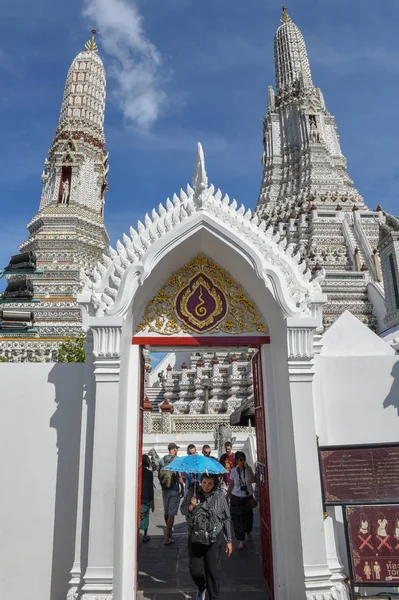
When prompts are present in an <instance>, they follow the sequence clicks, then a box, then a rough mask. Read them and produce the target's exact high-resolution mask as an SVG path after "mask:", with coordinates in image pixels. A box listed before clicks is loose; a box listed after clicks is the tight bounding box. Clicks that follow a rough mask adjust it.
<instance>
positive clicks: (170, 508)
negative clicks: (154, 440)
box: [158, 442, 184, 546]
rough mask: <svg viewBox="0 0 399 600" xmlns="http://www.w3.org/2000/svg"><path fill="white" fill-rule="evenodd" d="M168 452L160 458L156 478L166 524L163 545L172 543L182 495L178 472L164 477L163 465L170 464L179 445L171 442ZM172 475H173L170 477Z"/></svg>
mask: <svg viewBox="0 0 399 600" xmlns="http://www.w3.org/2000/svg"><path fill="white" fill-rule="evenodd" d="M168 451H169V454H167V455H166V456H164V457H163V458H161V460H160V462H159V471H158V479H159V482H160V484H161V487H162V500H163V508H164V517H165V524H166V531H165V546H170V545H171V544H174V540H173V539H172V529H173V524H174V522H175V516H176V515H177V513H178V511H179V504H180V498H182V497H183V496H184V482H183V479H182V477H181V474H180V473H170V472H169V474H168V476H167V477H165V473H167V471H163V467H165V466H166V465H168V464H170V463H171V462H172V461H173V460H174V459H175V458H176V456H177V453H178V451H179V446H177V445H176V444H175V443H174V442H171V443H170V444H169V446H168ZM172 475H173V477H172Z"/></svg>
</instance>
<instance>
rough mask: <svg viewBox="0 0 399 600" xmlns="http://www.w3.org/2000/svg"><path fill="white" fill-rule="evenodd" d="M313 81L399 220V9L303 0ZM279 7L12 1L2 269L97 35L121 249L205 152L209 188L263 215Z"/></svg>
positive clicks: (353, 158)
mask: <svg viewBox="0 0 399 600" xmlns="http://www.w3.org/2000/svg"><path fill="white" fill-rule="evenodd" d="M288 12H289V14H290V16H291V18H292V19H293V21H294V22H295V23H296V24H297V25H298V26H299V27H300V29H301V30H302V33H303V34H304V36H305V40H306V42H307V47H308V53H309V59H310V64H311V69H312V76H313V82H314V84H315V85H316V86H320V87H321V89H322V91H323V93H324V96H325V100H326V103H327V108H328V109H329V111H330V112H331V113H332V114H333V115H334V116H335V117H336V119H337V124H338V128H339V133H340V136H341V144H342V148H343V151H344V154H345V155H346V157H347V159H348V168H349V172H350V174H351V176H352V178H353V179H354V181H355V184H356V186H357V187H358V189H359V190H360V192H361V193H362V195H363V196H364V198H365V200H366V202H367V203H368V205H369V206H370V207H371V208H375V207H376V206H377V204H382V206H383V207H384V208H385V209H386V210H388V211H390V212H394V213H396V214H398V213H399V210H398V202H397V199H398V197H399V177H398V173H399V165H398V162H399V159H398V149H397V148H398V144H397V140H398V134H399V121H398V116H397V115H398V110H397V107H398V106H399V61H398V55H399V40H398V36H397V28H398V23H399V3H398V2H395V1H394V0H386V2H384V4H383V6H381V4H380V3H376V2H367V3H365V2H364V0H363V1H360V0H346V2H342V0H341V1H339V0H324V1H323V3H320V2H319V1H316V0H293V1H292V2H291V3H289V5H288ZM280 15H281V3H280V2H274V1H273V2H270V1H269V2H267V1H265V0H247V2H242V1H239V0H229V2H226V1H225V0H223V1H222V0H202V1H201V2H193V0H163V1H161V0H147V1H146V2H144V0H140V1H138V2H136V3H133V2H127V1H122V0H85V1H83V2H82V1H81V0H80V1H78V0H69V2H68V7H67V9H66V4H65V3H61V2H54V0H35V2H30V1H28V0H13V2H8V3H3V6H2V19H1V20H0V74H1V82H2V84H1V88H0V131H1V142H2V143H1V149H2V152H1V161H0V182H1V234H0V267H1V266H3V265H4V264H6V263H7V261H8V257H9V256H10V254H12V253H14V252H16V251H17V248H18V244H19V243H20V242H21V241H23V240H24V239H26V235H27V232H26V224H27V223H28V222H29V220H30V219H31V218H32V216H33V215H34V214H35V213H36V211H37V208H38V203H39V198H40V192H41V181H40V174H41V171H42V165H43V162H44V159H45V157H46V155H47V151H48V148H49V147H50V145H51V141H52V139H53V135H54V130H55V127H56V125H57V121H58V116H59V110H60V106H61V100H62V94H63V88H64V82H65V77H66V74H67V70H68V67H69V65H70V63H71V61H72V60H73V58H74V56H75V55H76V54H77V53H78V52H79V51H80V50H82V49H83V46H84V43H85V41H86V40H87V39H88V38H89V37H90V30H91V28H92V27H93V26H94V27H98V29H99V30H100V35H99V36H98V45H99V48H100V55H101V57H102V58H103V61H104V64H105V67H106V70H107V73H108V81H107V94H108V96H107V106H106V117H105V133H106V137H107V148H108V150H109V152H110V175H109V184H110V191H109V193H108V195H107V197H106V224H107V227H108V230H109V233H110V235H111V239H112V241H113V243H115V241H116V239H117V238H118V237H120V236H121V235H122V233H123V231H127V230H128V227H129V225H130V224H133V225H135V223H136V222H137V219H138V218H141V217H142V215H143V214H144V213H145V212H146V211H148V210H151V209H152V207H153V206H157V205H158V203H159V202H163V201H164V200H165V199H166V197H168V196H171V195H172V194H173V193H174V192H175V191H178V190H179V189H180V187H185V185H186V184H187V182H189V181H191V176H192V172H193V168H194V163H195V153H196V143H197V141H201V142H202V144H203V146H204V151H205V158H206V164H207V171H208V176H209V180H210V182H212V183H214V184H215V185H216V186H217V187H220V188H221V189H222V190H223V191H224V192H227V193H228V194H229V195H230V196H231V197H235V198H236V199H237V201H240V202H242V203H244V204H245V205H247V206H250V207H251V208H252V207H254V206H255V204H256V200H257V195H258V191H259V185H260V180H261V165H260V156H261V152H262V148H261V137H262V134H261V119H262V117H263V116H264V113H265V108H266V94H267V86H268V85H269V84H273V85H274V62H273V37H274V33H275V30H276V28H277V27H278V25H279V19H280Z"/></svg>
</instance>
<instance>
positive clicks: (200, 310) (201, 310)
mask: <svg viewBox="0 0 399 600" xmlns="http://www.w3.org/2000/svg"><path fill="white" fill-rule="evenodd" d="M198 298H199V302H198V304H197V306H196V307H195V308H194V312H195V314H196V315H197V317H205V316H206V313H207V312H208V311H207V310H206V308H205V306H204V304H205V300H204V298H203V289H202V285H200V292H199V295H198Z"/></svg>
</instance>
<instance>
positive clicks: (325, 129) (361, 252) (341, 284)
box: [256, 7, 384, 328]
mask: <svg viewBox="0 0 399 600" xmlns="http://www.w3.org/2000/svg"><path fill="white" fill-rule="evenodd" d="M274 60H275V70H276V91H274V89H273V87H272V86H269V91H268V107H267V112H266V115H265V117H264V120H263V155H262V164H263V177H262V184H261V189H260V194H259V199H258V204H257V208H256V212H257V214H258V215H259V216H260V217H261V218H262V219H264V220H265V221H266V223H267V225H270V224H272V225H273V226H274V228H275V231H276V233H277V234H279V235H280V237H286V238H287V242H288V248H289V247H290V246H291V247H292V248H293V251H297V250H299V251H300V253H301V256H302V259H303V260H304V261H305V262H306V264H307V266H308V267H309V268H310V269H311V270H312V271H313V273H314V274H316V273H317V271H318V270H321V269H323V268H324V269H325V270H326V277H325V279H324V282H323V291H325V292H327V293H328V296H329V302H328V304H327V306H326V307H325V308H324V324H325V325H326V326H329V325H330V324H331V323H332V322H333V321H334V320H335V319H336V318H337V317H338V316H339V315H340V314H341V313H342V312H343V311H344V310H350V311H351V312H352V313H353V314H355V315H356V316H357V317H358V318H359V319H360V320H361V321H362V322H364V323H365V324H367V325H368V326H370V327H372V328H379V325H380V324H379V323H377V322H376V317H375V314H376V313H378V311H379V307H376V306H375V303H376V301H378V298H381V301H380V304H382V306H383V302H384V300H383V288H382V285H381V284H382V282H381V276H380V273H381V270H380V268H379V262H378V261H379V257H378V252H377V244H378V233H379V224H380V223H381V221H382V219H383V215H382V212H381V211H378V210H377V211H375V212H373V211H371V210H370V209H369V208H368V207H367V206H366V205H365V203H364V201H363V198H362V196H361V195H360V194H359V192H358V190H357V189H356V188H355V187H354V185H353V181H352V180H351V178H350V176H349V174H348V171H347V169H346V159H345V157H344V155H343V154H342V150H341V146H340V141H339V135H338V130H337V125H336V122H335V118H334V117H333V116H332V115H331V114H330V113H329V112H328V110H327V108H326V105H325V102H324V97H323V94H322V92H321V90H320V88H317V87H315V86H314V85H313V81H312V74H311V70H310V65H309V59H308V54H307V49H306V44H305V40H304V37H303V35H302V33H301V31H300V30H299V28H298V27H297V26H296V25H295V23H293V22H292V20H291V18H290V17H289V16H288V13H287V9H286V8H285V7H284V8H283V15H282V18H281V25H280V27H279V28H278V29H277V32H276V35H275V38H274ZM373 284H374V285H375V286H376V287H377V290H376V291H375V290H372V291H371V292H370V289H369V288H370V286H372V285H373ZM373 292H375V293H373ZM376 299H377V300H376Z"/></svg>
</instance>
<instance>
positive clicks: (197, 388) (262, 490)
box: [138, 336, 274, 599]
mask: <svg viewBox="0 0 399 600" xmlns="http://www.w3.org/2000/svg"><path fill="white" fill-rule="evenodd" d="M157 341H158V342H160V340H157ZM162 341H163V342H164V345H163V346H162V347H161V346H158V345H155V346H150V345H147V346H146V347H142V356H143V367H144V369H143V370H144V375H143V377H144V380H145V385H144V386H143V396H142V398H143V401H142V410H141V431H142V435H141V452H142V455H147V456H149V457H150V459H151V469H152V472H153V476H154V479H153V481H154V486H155V491H154V499H155V511H154V513H152V514H151V513H149V511H148V509H147V510H146V507H145V502H147V503H148V498H147V497H145V498H143V501H141V500H140V505H141V523H140V528H141V535H140V533H139V536H138V545H139V549H138V556H139V564H138V571H139V579H138V588H139V589H140V590H142V591H143V592H144V595H145V597H146V598H155V597H156V594H157V593H158V594H159V593H160V592H161V591H162V592H163V593H170V594H172V593H176V594H178V593H183V594H186V595H187V597H190V593H192V591H193V583H192V582H191V581H190V579H189V576H188V568H187V565H188V552H187V538H188V531H187V524H186V522H185V518H184V517H183V516H182V515H181V513H180V510H178V512H177V515H176V518H175V521H174V531H173V537H172V539H171V543H170V544H169V543H168V547H167V548H165V532H166V523H167V519H166V518H165V516H164V506H163V495H164V491H163V490H162V486H161V484H160V482H159V479H158V472H159V461H160V459H162V458H163V457H165V456H166V455H168V446H169V445H170V444H173V443H174V444H176V445H177V446H179V456H183V455H184V454H186V452H187V454H189V453H192V452H193V451H195V452H196V453H198V454H206V453H207V452H208V453H210V454H211V456H212V457H213V458H215V459H217V460H221V461H222V463H223V465H224V466H226V467H227V468H228V469H230V468H231V467H234V466H235V467H237V466H238V464H239V463H237V461H236V460H235V453H236V452H244V453H245V457H246V463H247V465H248V467H249V468H250V469H251V470H252V472H253V473H254V475H255V482H254V483H253V484H252V485H250V486H249V487H248V489H247V490H245V492H243V494H244V493H245V494H248V496H253V498H255V499H256V501H257V502H258V506H257V507H256V508H255V509H253V510H251V511H248V510H246V511H244V513H242V514H241V515H240V516H239V517H238V516H237V515H235V514H233V512H234V510H235V509H234V508H233V507H231V511H232V523H231V528H232V532H233V543H234V548H235V551H234V553H233V555H232V557H231V558H227V556H226V555H225V554H224V552H222V554H221V555H222V574H221V593H228V592H231V591H232V590H236V591H237V590H239V589H241V588H242V589H244V588H245V589H249V588H250V589H251V591H252V593H254V594H260V593H262V594H263V597H264V598H265V599H268V598H270V599H272V598H273V597H274V594H273V587H274V581H273V552H272V547H273V546H272V533H271V510H270V497H269V479H268V464H267V442H266V422H265V403H264V397H263V384H264V382H263V374H262V361H261V353H262V344H255V343H252V344H249V343H243V342H242V341H240V339H239V337H237V338H235V339H234V337H232V338H231V340H230V344H229V345H228V346H223V345H222V344H220V342H218V341H217V339H213V340H211V339H210V338H208V339H207V340H206V341H204V343H203V344H201V341H200V340H198V339H197V342H198V344H197V345H195V346H192V345H188V346H184V345H180V346H176V340H175V341H171V343H170V345H168V344H167V343H165V341H164V340H162ZM265 342H266V344H265V345H268V342H269V339H268V337H267V336H265ZM183 343H184V342H182V344H183ZM159 349H161V352H160V351H159ZM169 361H171V362H169ZM171 363H172V364H173V366H172V364H171ZM233 423H234V424H233ZM226 442H227V443H228V442H230V443H231V444H232V450H231V451H230V449H229V448H228V446H227V447H225V443H226ZM193 447H194V448H193ZM226 451H229V452H231V458H229V459H226ZM144 468H145V467H144ZM247 477H248V475H247ZM182 479H183V481H184V494H185V495H186V494H187V493H189V491H190V484H191V485H193V481H194V486H195V485H198V484H197V483H196V481H195V480H196V476H195V475H193V474H187V473H183V474H182ZM229 480H230V474H229V473H227V474H226V475H225V476H223V477H222V478H221V480H220V482H219V485H220V487H222V489H223V492H224V493H226V491H227V490H228V484H229ZM244 480H245V467H244ZM142 481H143V485H145V484H144V479H142ZM142 491H143V492H144V493H145V491H144V489H143V490H142ZM233 493H234V492H233ZM166 495H168V492H166ZM230 498H231V497H230ZM232 500H234V499H232ZM248 500H249V498H248ZM183 501H184V500H183V499H182V500H181V503H183ZM240 502H241V501H240ZM242 502H244V501H242ZM181 503H180V505H181ZM148 516H149V523H147V518H148ZM148 525H149V526H148ZM147 526H148V530H147ZM243 532H244V534H245V540H244V544H245V546H244V548H242V549H239V548H240V544H241V543H242V542H241V541H240V540H241V538H242V533H243ZM168 541H169V540H168ZM169 546H170V547H169Z"/></svg>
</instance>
